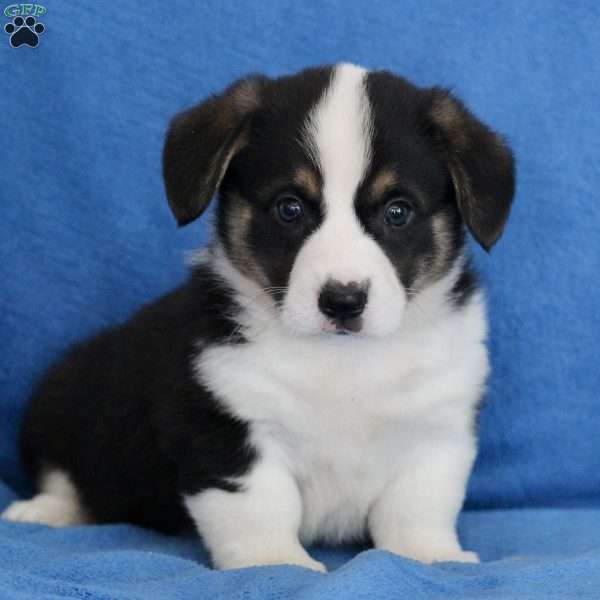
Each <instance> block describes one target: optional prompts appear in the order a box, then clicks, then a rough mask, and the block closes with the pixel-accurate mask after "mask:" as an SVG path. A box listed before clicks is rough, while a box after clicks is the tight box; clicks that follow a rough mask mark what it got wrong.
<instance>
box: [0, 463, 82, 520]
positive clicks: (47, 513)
mask: <svg viewBox="0 0 600 600" xmlns="http://www.w3.org/2000/svg"><path fill="white" fill-rule="evenodd" d="M40 490H41V492H40V493H39V494H38V495H37V496H34V497H33V498H31V499H30V500H19V501H17V502H13V503H12V504H11V505H10V506H9V507H8V508H7V509H6V510H5V511H4V512H3V513H2V515H0V516H1V517H2V518H3V519H6V520H8V521H19V522H26V523H43V524H44V525H50V526H51V527H66V526H69V525H82V524H85V523H87V522H88V518H87V516H86V514H85V511H84V510H83V508H82V507H81V504H80V502H79V499H78V497H77V490H76V488H75V486H74V485H73V483H72V482H71V480H70V479H69V477H68V475H67V474H66V473H65V472H63V471H59V470H51V471H48V472H47V473H45V474H44V476H43V477H42V481H41V485H40Z"/></svg>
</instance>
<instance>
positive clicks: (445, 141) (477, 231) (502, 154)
mask: <svg viewBox="0 0 600 600" xmlns="http://www.w3.org/2000/svg"><path fill="white" fill-rule="evenodd" d="M430 93H431V104H430V106H429V113H428V118H429V121H430V126H432V129H433V131H432V134H433V136H434V143H435V145H436V146H437V147H438V148H439V150H440V151H441V153H442V156H443V159H444V160H445V162H446V164H447V167H448V171H449V172H450V177H451V178H452V183H453V186H454V192H455V195H456V202H457V204H458V208H459V210H460V212H461V214H462V217H463V219H464V221H465V223H466V225H467V227H468V228H469V231H470V232H471V234H472V235H473V237H474V238H475V239H476V240H477V241H478V242H479V244H480V245H481V246H482V247H483V248H484V249H485V250H487V251H488V252H489V250H490V249H491V248H492V246H493V245H494V244H495V243H496V242H497V241H498V239H499V238H500V236H501V235H502V231H503V230H504V225H505V223H506V220H507V219H508V215H509V212H510V207H511V204H512V201H513V196H514V192H515V165H514V159H513V155H512V152H511V151H510V149H509V148H508V146H507V145H506V144H505V142H504V140H503V139H502V138H501V137H500V136H499V135H497V134H495V133H494V132H493V131H492V130H491V129H489V128H488V127H487V126H486V125H484V124H483V123H482V122H481V121H479V120H478V119H477V118H475V117H474V116H473V114H472V113H471V112H470V111H469V110H468V109H467V108H466V107H465V106H464V105H463V104H462V102H460V101H459V100H457V99H456V98H454V97H453V96H452V95H451V94H450V92H448V91H447V90H443V89H441V88H433V89H432V90H430Z"/></svg>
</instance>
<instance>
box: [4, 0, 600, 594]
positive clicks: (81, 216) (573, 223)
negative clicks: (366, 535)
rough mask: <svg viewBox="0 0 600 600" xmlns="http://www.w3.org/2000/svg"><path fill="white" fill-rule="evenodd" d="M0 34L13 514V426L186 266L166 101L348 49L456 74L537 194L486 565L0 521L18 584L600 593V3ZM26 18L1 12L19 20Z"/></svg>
mask: <svg viewBox="0 0 600 600" xmlns="http://www.w3.org/2000/svg"><path fill="white" fill-rule="evenodd" d="M44 6H45V7H46V8H47V12H46V14H44V15H41V16H38V20H39V21H41V22H42V23H43V24H44V25H45V32H44V33H43V34H42V35H41V36H40V43H39V45H38V47H37V48H29V47H27V46H21V47H19V48H12V47H11V46H10V45H9V35H8V34H5V33H3V32H2V33H1V35H3V36H4V39H2V38H0V74H1V77H0V90H1V91H0V131H1V135H2V142H1V143H0V165H1V166H2V173H3V184H2V189H1V191H0V208H1V212H0V340H1V346H0V511H1V510H2V509H3V508H4V507H5V506H6V505H7V504H8V503H9V502H10V501H11V500H13V499H14V498H15V497H17V496H20V495H26V494H28V493H29V492H30V487H29V482H28V481H27V479H26V477H25V474H24V473H23V471H22V469H21V467H20V466H19V461H18V455H17V446H16V435H17V430H18V424H19V418H20V415H21V414H22V409H23V407H24V405H25V402H26V400H27V397H28V394H29V393H30V391H31V388H32V385H33V383H34V381H35V380H36V378H38V377H39V376H40V374H41V373H42V372H43V370H44V369H45V368H46V367H47V366H48V365H49V364H50V363H51V362H52V361H53V360H55V359H56V358H57V357H58V356H59V355H60V353H61V352H62V351H63V350H64V349H65V348H66V347H68V345H69V344H71V343H72V342H73V341H74V340H76V339H79V338H81V337H82V336H85V335H88V334H90V333H92V332H94V331H97V330H98V329H100V328H102V327H104V326H106V325H109V324H113V323H115V322H119V321H121V320H123V319H125V318H126V317H127V316H128V315H129V314H131V312H132V311H133V310H134V309H135V308H136V307H137V306H139V305H140V304H141V303H143V302H146V301H149V300H151V299H153V298H156V297H157V296H159V295H160V294H161V293H163V292H165V291H166V290H168V289H169V288H171V287H173V286H175V285H177V284H178V283H179V282H181V281H182V280H183V278H184V276H185V266H184V260H183V259H184V256H185V254H186V252H189V251H190V250H192V249H193V248H196V247H197V246H199V245H201V244H202V243H203V242H204V241H205V240H206V236H207V234H208V231H209V220H210V219H209V218H204V219H203V222H200V223H195V224H193V225H190V226H189V227H187V228H185V229H181V230H178V229H177V228H176V226H175V224H174V221H173V218H172V217H171V215H170V213H169V210H168V207H167V204H166V201H165V196H164V192H163V187H162V182H161V176H160V154H161V145H162V139H163V134H164V130H165V127H166V124H167V122H168V119H169V117H170V116H171V115H172V114H173V113H174V112H176V111H178V110H180V109H182V108H184V107H187V106H189V105H191V104H192V103H195V102H196V101H198V100H199V99H201V98H202V97H204V96H205V95H207V94H209V93H211V92H214V91H218V90H220V89H221V88H223V87H224V86H225V85H226V84H228V83H229V82H230V81H232V80H233V79H235V78H236V77H239V76H241V75H243V74H245V73H248V72H256V71H262V72H265V73H266V74H268V75H279V74H283V73H287V72H292V71H295V70H298V69H300V68H302V67H304V66H306V65H311V64H318V63H328V62H336V61H340V60H345V61H352V62H357V63H361V64H363V65H365V66H367V67H371V68H384V69H391V70H393V71H396V72H398V73H401V74H404V75H405V76H407V77H408V78H410V79H412V80H413V81H415V82H417V83H419V84H422V85H433V84H442V85H445V86H450V87H452V88H453V90H454V91H455V93H456V94H458V95H459V96H460V97H462V98H463V99H464V100H465V101H466V102H467V104H468V105H469V106H470V107H471V108H472V109H473V110H474V112H475V113H476V114H478V115H479V116H480V117H481V118H483V119H484V120H485V121H487V122H488V123H489V124H490V125H491V126H493V127H494V128H497V129H498V130H500V131H502V132H503V133H505V134H506V136H507V137H508V139H509V141H510V143H511V145H512V146H513V148H514V150H515V153H516V156H517V160H518V193H517V198H516V203H515V206H514V211H513V213H512V218H511V221H510V223H509V226H508V228H507V231H506V233H505V236H504V237H503V239H502V240H501V242H500V243H499V244H498V246H497V247H496V248H495V249H494V251H493V252H492V254H491V255H490V256H487V255H484V253H483V252H481V251H479V250H478V249H477V248H473V252H474V255H475V261H476V263H477V265H478V267H479V268H480V270H481V271H482V273H483V277H484V279H485V281H486V282H487V285H488V289H489V298H490V309H489V312H490V320H491V341H490V347H491V354H492V361H493V365H494V371H493V375H492V377H491V380H490V383H489V391H488V394H487V404H486V406H485V409H484V411H483V414H482V420H481V450H480V454H479V458H478V461H477V464H476V468H475V471H474V473H473V476H472V478H471V482H470V487H469V493H468V499H467V503H466V511H465V512H464V514H463V515H462V517H461V521H460V534H461V537H462V540H463V544H464V546H465V547H466V548H468V549H473V550H476V551H478V552H479V553H480V555H481V557H482V559H483V563H482V564H480V565H457V564H450V563H448V564H440V565H434V566H425V565H421V564H418V563H415V562H412V561H409V560H405V559H403V558H400V557H398V556H393V555H391V554H388V553H384V552H379V551H374V550H369V549H367V548H341V549H331V548H316V549H314V553H315V556H316V557H317V558H318V559H319V560H323V561H324V562H325V563H326V564H327V565H328V566H329V567H330V569H331V570H332V572H331V573H330V574H328V575H322V574H318V573H313V572H309V571H306V570H303V569H299V568H294V567H270V568H255V569H246V570H240V571H234V572H215V571H211V570H210V569H208V568H207V566H206V565H207V557H206V554H205V552H204V550H203V549H202V548H201V546H200V544H199V542H198V541H197V540H195V539H193V538H189V539H188V538H169V537H164V536H160V535H158V534H156V533H153V532H149V531H145V530H142V529H139V528H135V527H132V526H128V525H115V526H104V527H86V528H72V529H64V530H50V529H49V528H47V527H44V526H36V525H25V524H14V523H7V522H0V598H57V597H61V598H62V597H69V598H119V599H125V598H127V599H128V598H132V599H133V598H153V599H154V598H204V597H206V598H238V597H239V598H260V599H269V598H284V597H286V598H287V597H292V598H311V599H312V598H325V597H331V598H333V597H335V598H392V597H393V598H410V599H414V598H442V597H461V598H502V599H508V598H554V597H556V598H569V597H574V598H575V597H576V598H598V597H600V410H598V405H599V402H600V397H599V390H600V368H599V364H598V362H599V359H600V351H599V350H598V341H599V339H600V290H599V287H598V283H599V275H600V192H599V190H600V112H599V111H598V102H599V100H598V99H599V98H600V60H598V56H600V8H599V6H598V4H597V3H596V2H585V1H578V2H572V3H558V2H549V1H548V0H531V1H530V2H527V3H522V2H509V1H507V2H502V3H494V4H492V3H472V2H469V1H468V0H460V1H459V0H457V1H455V2H446V1H442V0H436V1H432V2H422V1H421V0H403V1H402V2H400V3H398V2H394V1H393V0H373V1H372V2H370V3H363V2H358V1H345V2H344V1H342V0H322V1H321V2H308V3H301V2H290V1H289V0H264V1H261V2H256V3H253V4H250V3H247V4H246V3H244V5H243V4H242V3H240V2H233V1H230V0H203V2H201V3H191V2H182V1H172V2H166V1H165V2H162V3H158V2H144V3H142V2H138V3H123V2H120V3H109V2H104V1H100V0H96V1H95V2H93V3H92V2H77V3H74V2H66V1H58V0H48V1H47V2H45V3H44ZM10 20H11V19H10V18H8V17H6V18H5V20H4V22H3V24H2V26H4V23H6V22H9V21H10Z"/></svg>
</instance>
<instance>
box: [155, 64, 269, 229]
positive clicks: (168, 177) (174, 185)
mask: <svg viewBox="0 0 600 600" xmlns="http://www.w3.org/2000/svg"><path fill="white" fill-rule="evenodd" d="M265 81H266V77H262V76H250V77H247V78H245V79H241V80H239V81H237V82H236V83H234V84H233V85H231V86H230V87H228V88H227V89H226V90H225V91H224V92H223V93H221V94H219V95H218V96H212V97H211V98H208V99H207V100H205V101H204V102H202V103H201V104H199V105H198V106H195V107H194V108H191V109H190V110H187V111H185V112H183V113H181V114H179V115H177V116H175V118H174V119H173V120H172V121H171V125H170V127H169V131H168V132H167V138H166V140H165V147H164V150H163V175H164V179H165V187H166V191H167V198H168V200H169V206H170V207H171V210H172V211H173V214H174V215H175V218H176V219H177V223H179V225H180V226H182V225H187V224H188V223H190V222H191V221H193V220H194V219H196V218H197V217H199V216H200V215H201V214H202V213H203V212H204V210H205V209H206V207H207V206H208V204H209V202H210V200H211V198H212V197H213V195H214V194H215V192H216V191H217V189H218V187H219V186H220V184H221V181H222V180H223V177H224V176H225V173H226V171H227V167H228V166H229V163H230V161H231V159H232V158H233V157H234V156H235V154H236V153H237V152H239V151H240V150H241V149H242V148H243V147H244V146H245V145H246V144H247V143H248V137H249V120H250V117H251V116H252V115H253V114H254V112H255V111H256V110H257V109H258V108H259V106H260V92H261V87H262V85H263V83H264V82H265Z"/></svg>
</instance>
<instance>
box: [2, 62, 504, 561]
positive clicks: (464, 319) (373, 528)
mask: <svg viewBox="0 0 600 600" xmlns="http://www.w3.org/2000/svg"><path fill="white" fill-rule="evenodd" d="M164 174H165V181H166V189H167V195H168V198H169V202H170V205H171V207H172V209H173V211H174V213H175V216H176V217H177V219H178V221H179V223H180V224H186V223H188V222H190V221H192V220H193V219H195V218H196V217H198V216H199V215H200V214H201V213H202V212H203V211H204V209H205V208H206V206H207V205H208V203H209V201H210V199H211V197H212V196H213V195H214V193H215V192H217V191H218V192H219V197H220V198H219V205H218V208H217V226H216V233H215V238H214V240H213V242H212V243H211V244H210V245H209V246H208V247H207V248H206V249H205V250H203V251H202V252H201V253H200V254H199V255H198V257H197V260H196V261H195V265H194V268H193V270H192V273H191V275H190V278H189V281H188V282H187V283H186V284H185V285H184V286H182V287H181V288H179V289H177V290H175V291H173V292H172V293H171V294H169V295H167V296H165V297H164V298H162V299H160V300H158V301H157V302H155V303H153V304H151V305H149V306H146V307H145V308H143V309H142V310H141V311H140V312H138V313H137V314H136V315H134V317H133V318H132V319H131V320H130V321H129V322H128V323H126V324H125V325H123V326H121V327H117V328H114V329H111V330H109V331H106V332H104V333H102V334H100V335H99V336H97V337H96V338H94V339H92V340H91V341H87V342H84V343H83V344H81V345H79V346H77V347H76V348H74V349H73V350H72V351H71V352H70V353H69V355H68V356H67V357H66V358H65V359H64V360H63V361H62V362H60V363H59V364H58V365H57V366H55V367H54V368H53V369H52V370H51V371H50V372H49V374H48V375H47V376H46V378H45V379H44V381H43V382H42V383H41V385H40V386H39V388H38V390H37V392H36V393H35V395H34V397H33V399H32V402H31V403H30V405H29V407H28V409H27V411H26V414H25V418H24V422H23V428H22V436H21V442H22V451H23V457H24V460H25V463H26V465H27V466H28V468H29V469H30V471H31V473H32V475H33V477H34V478H35V481H36V483H37V485H38V488H39V493H38V495H37V496H35V497H34V498H33V499H31V500H27V501H19V502H15V503H14V504H13V505H11V506H10V507H9V508H8V509H7V510H6V511H5V513H4V515H3V516H4V517H5V518H7V519H11V520H15V521H33V522H42V523H47V524H49V525H73V524H79V523H88V522H114V521H130V522H133V523H138V524H140V525H143V526H149V527H154V528H157V529H159V530H163V531H168V532H176V531H179V530H180V529H183V528H185V527H186V526H188V525H194V526H195V527H196V528H197V530H198V532H199V534H200V535H201V537H202V539H203V540H204V543H205V544H206V546H207V547H208V549H209V551H210V553H211V555H212V559H213V562H214V564H215V566H217V567H219V568H235V567H244V566H248V565H266V564H277V563H291V564H297V565H303V566H306V567H310V568H313V569H318V570H323V569H324V567H323V565H322V564H320V563H318V562H316V561H315V560H313V559H312V558H311V557H310V556H309V555H308V553H307V552H306V550H305V548H304V545H305V544H310V543H311V542H313V541H316V540H320V541H324V542H328V543H340V542H346V541H351V540H358V539H363V538H370V539H371V540H372V542H373V544H374V545H375V547H377V548H384V549H387V550H390V551H392V552H396V553H398V554H401V555H403V556H407V557H411V558H415V559H418V560H421V561H425V562H431V561H440V560H457V561H476V560H477V557H476V555H475V554H474V553H473V552H466V551H463V550H462V549H461V547H460V545H459V542H458V539H457V535H456V532H455V522H456V518H457V515H458V513H459V511H460V508H461V505H462V503H463V499H464V495H465V487H466V483H467V479H468V477H469V472H470V470H471V467H472V464H473V460H474V458H475V453H476V429H475V423H474V421H475V418H476V412H477V408H478V405H479V403H480V400H481V396H482V392H483V389H484V385H485V380H486V376H487V374H488V358H487V352H486V348H485V339H486V317H485V307H484V299H483V296H482V292H481V291H480V289H479V287H478V285H477V283H476V278H475V276H474V274H473V273H472V271H471V269H470V266H469V260H468V257H467V254H466V251H465V231H464V230H465V224H466V227H467V228H468V229H469V230H470V232H471V233H472V234H473V235H474V237H475V238H476V239H477V240H478V242H479V243H480V244H481V245H482V246H484V247H485V248H486V249H489V248H490V247H491V246H492V245H493V244H494V243H495V241H496V240H497V239H498V237H499V236H500V235H501V232H502V229H503V227H504V224H505V221H506V219H507V217H508V213H509V209H510V205H511V202H512V197H513V191H514V173H513V159H512V155H511V153H510V151H509V150H508V149H507V147H506V145H505V144H504V142H503V141H502V139H501V138H499V137H498V136H497V135H496V134H494V133H493V132H492V131H490V130H489V129H488V128H487V127H486V126H485V125H483V124H482V123H481V122H479V121H478V120H477V119H476V118H475V117H474V116H473V115H472V114H471V113H470V112H469V111H468V110H467V109H466V108H465V107H464V106H463V105H462V104H461V103H460V102H459V101H458V100H456V99H455V98H454V97H453V96H452V95H451V94H449V93H448V92H447V91H445V90H442V89H439V88H432V89H420V88H417V87H415V86H413V85H412V84H410V83H409V82H407V81H406V80H404V79H401V78H399V77H396V76H394V75H392V74H390V73H387V72H368V71H366V70H364V69H362V68H359V67H357V66H354V65H349V64H341V65H337V66H334V67H322V68H315V69H309V70H306V71H303V72H301V73H299V74H297V75H294V76H291V77H283V78H279V79H268V78H266V77H262V76H253V77H249V78H246V79H244V80H241V81H239V82H237V83H235V84H234V85H233V86H231V87H230V88H228V89H227V90H225V92H224V93H223V94H221V95H219V96H215V97H212V98H210V99H208V100H206V101H205V102H204V103H202V104H200V105H199V106H197V107H195V108H192V109H191V110H190V111H188V112H186V113H183V114H181V115H179V116H178V117H176V118H175V119H174V121H173V123H172V125H171V128H170V130H169V133H168V136H167V140H166V145H165V151H164ZM290 198H292V204H294V203H295V204H294V206H293V207H292V209H291V210H292V212H293V211H294V210H297V208H298V206H299V207H300V209H301V211H302V212H301V215H300V216H299V217H298V218H294V219H293V220H292V221H291V222H287V221H285V220H282V216H281V213H280V212H279V210H280V207H281V203H282V202H284V203H285V202H288V203H289V199H290ZM282 199H283V200H282ZM286 199H287V200H286ZM398 202H400V203H401V205H402V207H403V208H402V209H399V210H400V211H401V212H402V211H407V212H405V214H408V215H409V219H408V222H407V223H406V224H400V225H398V224H396V223H395V222H393V223H391V222H390V221H389V218H390V210H392V212H393V211H395V210H398V209H397V208H393V209H390V208H389V206H390V204H394V203H396V206H397V203H398ZM286 214H287V213H286ZM331 289H333V290H334V291H335V290H338V291H339V290H342V292H343V293H346V292H348V293H350V295H351V296H352V294H353V293H354V297H355V296H356V293H360V294H361V298H362V299H363V302H362V305H361V307H359V309H358V310H357V311H355V312H353V313H352V315H351V316H346V317H339V316H335V314H337V313H335V314H333V316H332V314H329V313H327V312H324V309H323V306H322V303H321V300H322V298H323V294H324V290H331ZM357 290H358V292H357ZM338 299H339V298H338ZM342 300H343V299H342ZM365 302H366V304H365ZM336 306H338V305H336ZM357 313H360V314H357Z"/></svg>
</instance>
